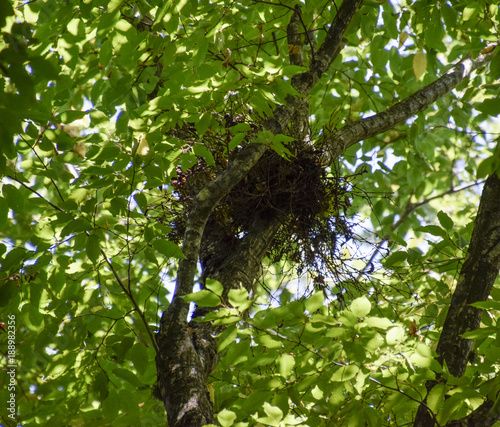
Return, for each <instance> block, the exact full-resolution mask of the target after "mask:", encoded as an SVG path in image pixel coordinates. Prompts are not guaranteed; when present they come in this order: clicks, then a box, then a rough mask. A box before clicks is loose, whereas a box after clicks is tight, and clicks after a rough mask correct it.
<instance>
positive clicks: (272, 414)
mask: <svg viewBox="0 0 500 427" xmlns="http://www.w3.org/2000/svg"><path fill="white" fill-rule="evenodd" d="M262 409H264V412H265V413H266V415H267V417H262V418H257V421H258V422H260V423H265V424H268V425H270V426H279V425H280V422H281V420H282V419H283V411H282V410H281V409H280V408H278V407H277V406H272V405H270V404H269V403H267V402H264V405H262Z"/></svg>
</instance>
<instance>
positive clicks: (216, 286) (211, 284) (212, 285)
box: [205, 279, 224, 297]
mask: <svg viewBox="0 0 500 427" xmlns="http://www.w3.org/2000/svg"><path fill="white" fill-rule="evenodd" d="M205 287H206V288H207V289H209V290H211V291H212V292H213V293H214V294H215V295H217V296H219V297H220V296H222V293H223V292H224V286H222V284H221V283H220V282H219V281H217V280H214V279H207V280H206V282H205Z"/></svg>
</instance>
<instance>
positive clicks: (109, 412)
mask: <svg viewBox="0 0 500 427" xmlns="http://www.w3.org/2000/svg"><path fill="white" fill-rule="evenodd" d="M120 408H121V407H120V398H119V397H118V393H117V392H116V391H115V390H114V389H110V390H109V394H108V397H106V399H105V400H104V402H102V408H101V410H102V413H103V415H104V416H105V417H106V419H107V420H108V421H113V420H114V419H116V417H117V416H118V412H119V411H120Z"/></svg>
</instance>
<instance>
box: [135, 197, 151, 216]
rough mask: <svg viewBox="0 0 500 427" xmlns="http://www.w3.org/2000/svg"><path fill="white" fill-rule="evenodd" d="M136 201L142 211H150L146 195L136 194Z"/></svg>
mask: <svg viewBox="0 0 500 427" xmlns="http://www.w3.org/2000/svg"><path fill="white" fill-rule="evenodd" d="M134 200H135V202H136V203H137V206H139V208H140V210H141V211H142V212H143V213H145V212H146V211H147V210H148V201H147V199H146V196H145V195H144V193H136V194H134Z"/></svg>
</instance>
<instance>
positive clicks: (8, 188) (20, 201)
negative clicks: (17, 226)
mask: <svg viewBox="0 0 500 427" xmlns="http://www.w3.org/2000/svg"><path fill="white" fill-rule="evenodd" d="M2 193H3V195H4V197H5V200H7V204H8V205H9V208H11V209H12V210H13V211H14V212H15V213H16V214H23V213H24V197H23V196H22V194H21V192H20V191H19V190H18V189H17V188H16V187H14V186H13V185H11V184H4V186H3V187H2Z"/></svg>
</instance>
